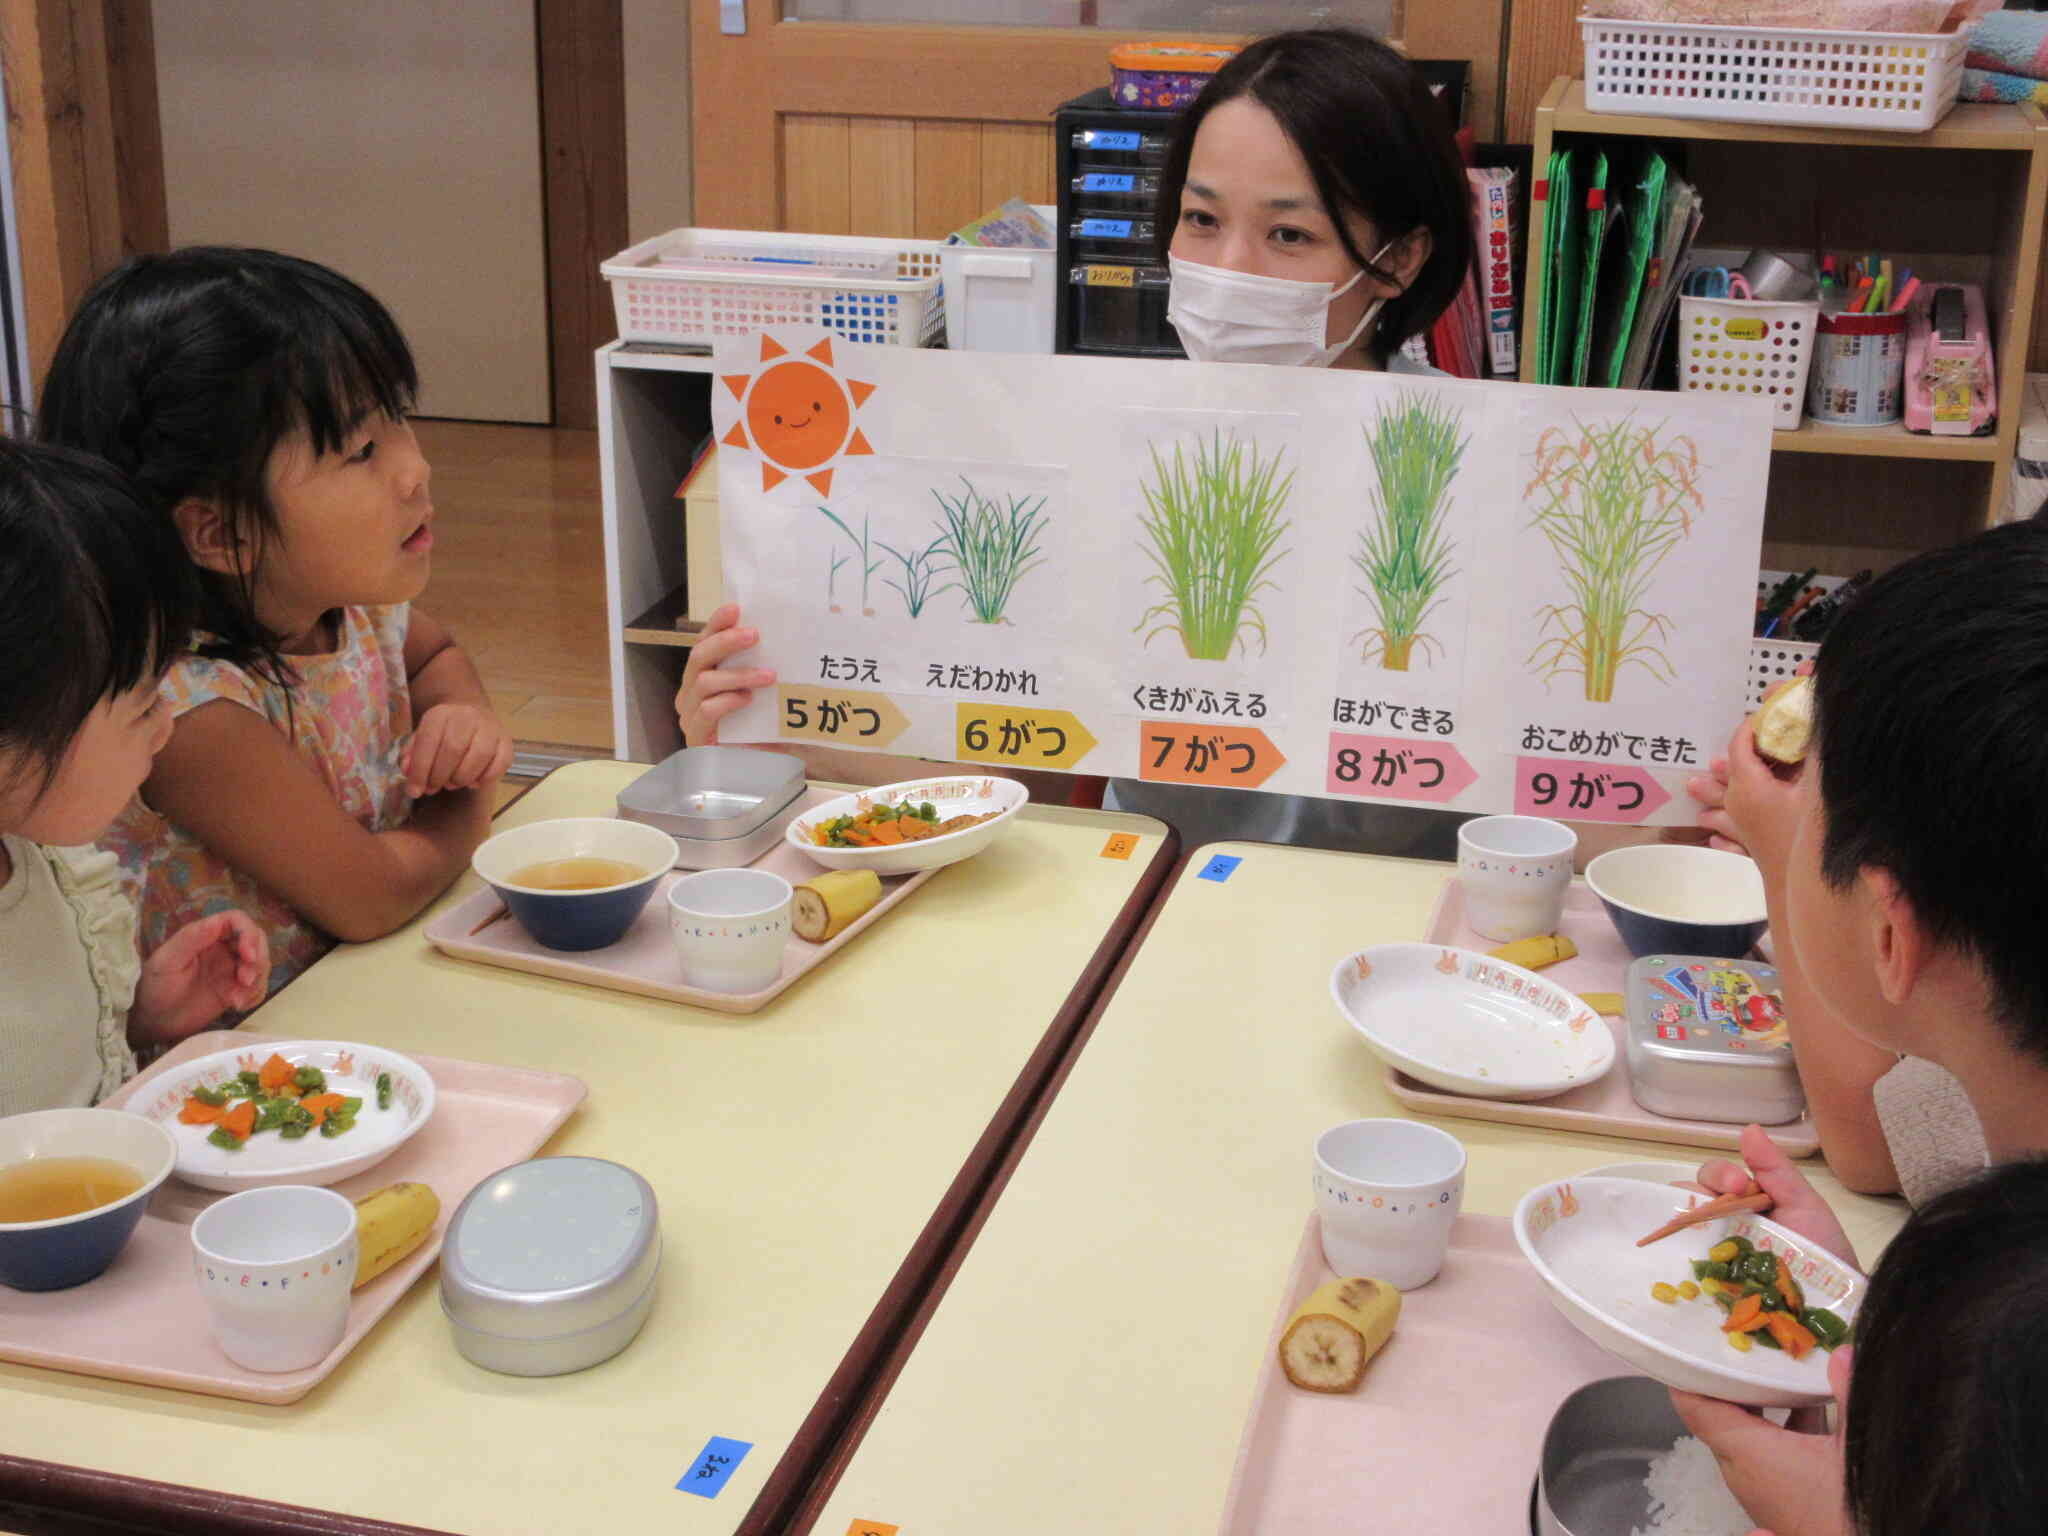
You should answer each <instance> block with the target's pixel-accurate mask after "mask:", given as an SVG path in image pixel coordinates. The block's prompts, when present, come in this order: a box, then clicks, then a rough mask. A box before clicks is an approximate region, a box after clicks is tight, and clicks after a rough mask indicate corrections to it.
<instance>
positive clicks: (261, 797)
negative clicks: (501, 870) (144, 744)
mask: <svg viewBox="0 0 2048 1536" xmlns="http://www.w3.org/2000/svg"><path fill="white" fill-rule="evenodd" d="M143 799H144V801H145V802H146V803H147V804H148V805H149V806H150V807H151V809H153V810H155V811H156V812H158V813H159V814H160V815H163V816H166V817H168V818H169V819H170V820H172V821H173V822H176V823H177V824H178V825H179V826H181V827H183V828H185V829H186V830H187V831H189V832H190V833H192V835H193V836H195V837H197V838H198V839H199V840H200V841H201V842H203V843H204V844H205V845H206V846H207V847H208V848H210V849H211V850H212V851H213V852H214V853H215V854H217V855H218V856H219V857H221V858H222V859H225V860H226V861H227V862H228V863H229V864H232V865H233V866H234V867H235V868H237V869H239V870H241V871H242V872H243V873H245V874H247V875H249V876H251V877H252V878H254V879H256V880H257V881H260V882H261V883H262V884H264V885H266V886H268V887H270V889H272V890H274V891H276V892H277V893H278V894H279V895H281V896H283V897H284V899H285V900H286V901H288V902H290V903H291V905H292V906H293V907H294V908H296V909H297V910H298V911H299V912H301V913H303V914H304V915H305V916H306V917H307V918H309V919H310V920H311V921H312V922H314V923H315V924H317V925H318V926H319V927H321V928H323V929H325V930H326V931H327V932H329V933H331V934H333V935H335V936H336V937H337V938H342V939H349V940H362V939H374V938H380V937H382V936H383V935H384V934H387V933H390V932H391V931H392V930H393V929H395V928H398V927H401V926H403V925H404V924H405V923H407V922H409V921H411V919H412V918H413V917H414V916H416V915H417V914H418V913H419V912H420V910H421V909H422V908H423V907H425V906H426V904H427V903H428V902H430V901H432V900H433V899H434V898H435V897H436V896H438V895H439V894H440V893H441V892H442V891H443V890H445V889H446V888H447V887H448V885H449V883H450V882H451V881H453V880H454V879H455V877H456V876H457V875H459V874H461V873H462V871H463V870H464V869H465V868H466V867H467V866H468V863H469V856H470V854H471V853H472V852H473V851H474V850H475V848H476V846H477V844H478V843H480V842H482V841H483V839H484V836H485V834H486V833H487V832H488V831H489V829H490V804H489V799H488V796H487V795H486V794H485V793H484V792H483V791H481V790H455V791H451V792H449V793H446V794H440V795H434V796H431V797H430V798H428V799H426V800H422V801H420V802H419V803H418V804H417V805H415V806H414V807H413V814H412V819H411V821H410V822H408V823H407V824H406V825H405V826H403V827H394V828H393V829H392V830H390V831H388V832H370V831H366V830H365V829H364V828H363V827H362V826H361V825H360V824H359V823H358V822H357V821H356V820H355V819H354V818H353V817H351V816H350V815H349V814H348V813H347V812H346V811H344V810H342V808H341V806H340V805H339V804H337V803H336V801H335V798H334V794H333V791H331V790H330V789H329V788H328V787H327V783H326V781H325V780H324V779H322V778H321V777H320V775H319V774H318V773H317V772H315V771H314V769H313V767H312V765H311V764H310V763H308V762H307V761H306V760H305V759H304V758H302V757H300V756H299V754H298V753H297V752H296V751H294V750H293V749H292V746H291V744H290V743H289V742H288V741H286V740H285V738H284V737H283V736H282V735H280V734H279V733H278V731H277V728H276V727H275V726H273V725H272V724H271V723H270V722H269V721H268V720H266V719H264V718H263V717H262V716H261V715H258V714H256V713H255V712H254V711H252V710H248V709H245V708H243V707H242V706H241V705H239V704H232V703H229V702H227V701H226V700H215V701H214V702H212V703H209V704H202V705H200V706H199V708H197V709H194V710H191V711H189V712H188V713H186V714H184V715H181V716H180V717H179V719H178V723H177V726H176V727H175V728H174V729H173V730H172V732H171V739H170V742H169V744H168V745H167V746H165V748H164V749H163V751H162V752H160V753H159V754H157V759H156V767H155V769H154V770H153V771H152V772H151V774H150V776H149V780H148V782H147V783H146V784H144V786H143Z"/></svg>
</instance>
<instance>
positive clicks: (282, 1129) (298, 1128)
mask: <svg viewBox="0 0 2048 1536" xmlns="http://www.w3.org/2000/svg"><path fill="white" fill-rule="evenodd" d="M312 1129H313V1117H312V1116H311V1115H308V1116H307V1117H306V1118H305V1119H303V1120H287V1121H286V1122H285V1123H284V1124H283V1125H280V1126H279V1127H278V1128H277V1134H278V1135H280V1136H282V1137H283V1138H284V1139H285V1140H286V1141H297V1140H298V1139H299V1138H300V1137H301V1136H304V1135H306V1134H307V1133H308V1132H310V1131H311V1130H312Z"/></svg>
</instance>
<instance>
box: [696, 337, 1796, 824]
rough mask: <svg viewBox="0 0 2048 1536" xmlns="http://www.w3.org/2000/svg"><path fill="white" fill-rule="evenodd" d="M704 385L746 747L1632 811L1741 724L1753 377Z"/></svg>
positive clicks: (784, 353)
mask: <svg viewBox="0 0 2048 1536" xmlns="http://www.w3.org/2000/svg"><path fill="white" fill-rule="evenodd" d="M719 363H720V367H719V377H718V379H717V381H716V382H715V383H714V385H713V400H714V405H713V412H714V426H715V431H716V433H717V436H718V440H719V444H720V447H719V505H720V507H721V509H722V512H723V516H724V519H725V527H724V555H725V573H724V574H725V588H726V592H727V594H728V596H729V597H730V598H731V599H733V600H735V601H737V602H739V603H740V605H741V608H742V612H743V613H744V615H745V619H746V622H747V623H748V624H750V625H752V626H754V627H756V628H758V629H759V630H760V632H761V636H762V639H761V644H760V646H759V648H758V650H757V651H756V653H755V655H754V657H753V660H754V661H755V662H756V663H757V664H759V665H762V666H767V667H772V668H774V669H775V671H776V673H777V674H778V683H777V686H776V687H775V688H773V689H767V690H762V691H761V692H759V693H758V694H757V695H756V698H755V700H754V702H753V703H752V704H751V705H750V706H748V707H747V708H746V709H744V710H741V711H739V712H738V713H736V714H734V715H732V716H730V717H728V719H727V720H726V721H725V723H724V724H723V725H722V726H721V733H720V734H721V739H722V740H725V741H731V742H743V741H761V742H795V741H805V742H821V743H826V744H829V745H832V746H836V747H850V748H856V749H862V748H864V749H869V750H876V751H890V752H897V753H908V754H914V755H918V756H924V757H930V758H936V759H942V760H962V761H972V762H977V763H987V764H991V765H994V766H996V767H998V768H1039V769H1057V770H1071V771H1078V772H1083V773H1091V774H1104V775H1109V776H1114V777H1124V778H1140V779H1147V780H1157V781H1162V782H1175V783H1200V784H1211V785H1226V786H1234V787H1238V788H1245V789H1256V790H1263V791H1267V792H1277V793H1289V794H1301V795H1321V796H1330V797H1340V798H1350V799H1359V800H1371V801H1381V802H1386V803H1390V804H1408V805H1417V804H1420V805H1432V806H1441V807H1445V808H1450V809H1458V810H1472V811H1507V810H1516V811H1523V812H1527V813H1531V814H1549V815H1556V816H1561V817H1568V818H1570V819H1573V820H1606V821H1619V822H1637V823H1644V824H1657V823H1676V822H1681V821H1688V820H1690V819H1691V808H1690V805H1689V802H1687V801H1686V799H1685V797H1684V795H1683V783H1684V780H1685V779H1686V778H1687V777H1688V776H1689V775H1691V774H1693V773H1696V772H1699V771H1700V770H1701V769H1703V768H1704V767H1705V765H1706V763H1707V762H1708V761H1709V760H1710V759H1711V758H1712V757H1713V756H1715V755H1716V754H1717V753H1718V752H1719V751H1720V750H1721V747H1722V745H1723V743H1725V742H1726V740H1727V738H1728V735H1729V733H1730V731H1732V730H1733V728H1734V726H1735V725H1736V723H1737V722H1738V721H1739V720H1740V719H1741V716H1742V713H1743V709H1744V690H1745V677H1746V669H1747V658H1748V646H1749V635H1750V628H1751V618H1752V614H1753V611H1754V576H1755V572H1756V569H1757V566H1758V553H1759V544H1760V540H1761V535H1762V521H1763V507H1764V489H1765V480H1766V476H1767V473H1768V468H1769V461H1770V419H1771V417H1770V408H1769V404H1768V402H1767V401H1765V400H1763V399H1761V398H1759V397H1742V398H1734V397H1719V398H1713V397H1707V396H1704V395H1695V394H1669V393H1655V394H1653V393H1637V392H1630V391H1619V390H1565V389H1550V388H1541V387H1537V386H1529V385H1514V384H1498V383H1485V384H1482V383H1473V382H1464V381H1458V380H1450V379H1437V378H1427V377H1416V376H1412V375H1396V374H1374V373H1359V372H1348V371H1346V372H1337V371H1328V370H1322V369H1314V368H1264V367H1247V366H1235V365H1225V364H1198V363H1189V362H1178V361H1175V362H1141V361H1134V360H1125V359H1106V358H1082V357H1058V356H1054V357H1047V356H1029V355H1010V354H993V353H951V352H944V351H924V350H917V349H912V348H900V347H889V346H858V345H849V344H848V343H846V342H845V341H843V340H840V339H836V338H831V337H829V336H828V334H827V333H825V332H823V331H819V330H814V329H807V328H799V327H791V328H789V329H787V330H777V331H774V332H771V333H768V334H766V335H761V336H755V337H750V338H748V339H747V340H746V341H744V342H741V343H735V344H733V345H732V346H730V347H728V348H727V349H726V351H725V352H724V353H723V354H722V355H721V357H720V359H719Z"/></svg>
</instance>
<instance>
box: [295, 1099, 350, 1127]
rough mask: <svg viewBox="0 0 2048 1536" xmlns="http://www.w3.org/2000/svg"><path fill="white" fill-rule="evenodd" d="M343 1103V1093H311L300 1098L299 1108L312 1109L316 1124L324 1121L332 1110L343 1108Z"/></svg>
mask: <svg viewBox="0 0 2048 1536" xmlns="http://www.w3.org/2000/svg"><path fill="white" fill-rule="evenodd" d="M341 1104H342V1095H340V1094H338V1093H315V1094H309V1095H307V1096H306V1097H305V1098H303V1099H301V1100H299V1108H301V1109H307V1110H311V1111H312V1112H313V1123H314V1124H315V1125H319V1124H321V1123H322V1122H323V1121H325V1120H326V1118H327V1116H328V1115H329V1114H330V1113H331V1112H332V1111H334V1110H337V1109H339V1108H341Z"/></svg>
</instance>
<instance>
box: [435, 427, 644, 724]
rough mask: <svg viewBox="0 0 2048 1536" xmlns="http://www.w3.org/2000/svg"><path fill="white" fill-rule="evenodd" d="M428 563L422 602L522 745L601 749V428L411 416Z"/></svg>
mask: <svg viewBox="0 0 2048 1536" xmlns="http://www.w3.org/2000/svg"><path fill="white" fill-rule="evenodd" d="M416 426H417V428H418V431H419V439H420V446H421V448H422V449H423V450H424V451H425V453H426V456H427V461H428V462H429V463H430V464H431V465H432V466H433V470H434V479H433V493H434V574H433V577H432V579H431V580H430V581H429V582H428V585H427V590H426V594H425V596H423V597H422V598H421V599H420V606H421V607H422V608H425V609H426V610H427V611H428V612H430V613H432V614H433V615H434V617H435V618H437V619H439V620H440V621H441V622H442V623H444V624H446V625H447V626H448V627H449V628H450V629H452V630H453V631H454V632H455V636H456V638H457V639H458V640H459V641H460V642H461V643H462V645H463V647H464V648H465V649H466V650H468V652H469V654H470V656H471V657H472V658H474V660H475V661H476V664H477V669H478V670H479V671H480V672H482V674H483V679H484V686H485V687H487V688H488V689H489V690H490V693H491V701H492V703H494V704H495V705H496V706H497V709H498V714H499V715H500V717H501V718H502V719H503V720H504V721H505V723H506V724H507V725H508V726H509V727H510V728H511V730H512V734H513V735H514V736H515V737H516V738H517V739H518V740H519V742H520V744H521V746H522V747H531V748H537V749H539V750H541V751H543V752H545V751H547V750H548V749H550V748H567V749H569V751H570V753H571V754H572V755H588V754H592V753H596V754H603V755H609V754H610V752H611V749H612V731H611V688H610V678H609V672H608V670H607V667H606V665H605V594H604V537H603V531H602V523H601V516H600V505H601V503H600V500H599V495H600V492H599V485H598V468H597V434H596V433H595V432H581V431H568V430H557V429H554V428H549V427H507V426H498V425H494V424H489V423H481V422H457V421H420V422H417V423H416Z"/></svg>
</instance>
